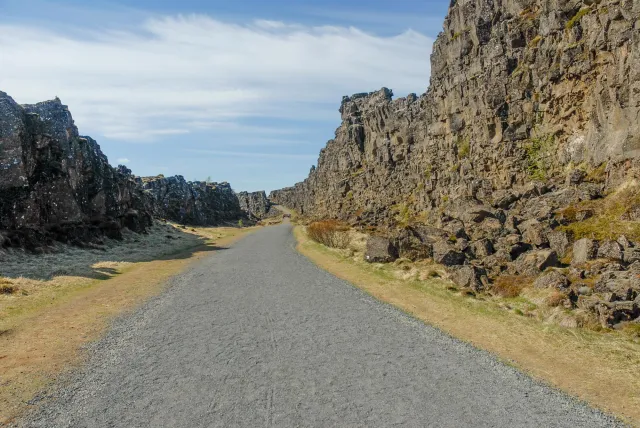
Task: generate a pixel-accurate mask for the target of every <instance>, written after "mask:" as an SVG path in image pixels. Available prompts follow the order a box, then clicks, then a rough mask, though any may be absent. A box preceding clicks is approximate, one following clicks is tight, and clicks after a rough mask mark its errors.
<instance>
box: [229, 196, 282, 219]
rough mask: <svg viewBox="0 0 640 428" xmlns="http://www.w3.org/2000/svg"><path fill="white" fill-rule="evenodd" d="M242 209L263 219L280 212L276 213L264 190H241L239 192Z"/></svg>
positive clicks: (251, 215) (252, 215) (255, 217)
mask: <svg viewBox="0 0 640 428" xmlns="http://www.w3.org/2000/svg"><path fill="white" fill-rule="evenodd" d="M237 197H238V201H239V203H240V209H242V211H244V212H245V213H246V214H247V215H248V216H249V217H250V218H254V219H258V220H262V219H265V218H267V217H272V216H274V215H277V214H279V212H277V213H275V212H274V211H277V210H274V209H273V207H272V205H271V202H270V201H269V199H268V198H267V194H266V193H265V192H264V191H261V192H240V193H238V194H237Z"/></svg>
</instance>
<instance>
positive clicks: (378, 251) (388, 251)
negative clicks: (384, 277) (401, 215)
mask: <svg viewBox="0 0 640 428" xmlns="http://www.w3.org/2000/svg"><path fill="white" fill-rule="evenodd" d="M397 258H398V251H397V249H396V248H395V246H394V245H393V244H392V243H391V240H389V239H388V238H384V237H382V236H369V237H368V238H367V248H366V252H365V255H364V259H365V260H366V261H367V262H369V263H391V262H393V261H395V260H396V259H397Z"/></svg>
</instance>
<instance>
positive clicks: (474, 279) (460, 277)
mask: <svg viewBox="0 0 640 428" xmlns="http://www.w3.org/2000/svg"><path fill="white" fill-rule="evenodd" d="M449 273H450V275H451V280H452V281H453V282H454V283H455V284H456V285H458V286H459V287H462V288H471V289H473V290H474V291H481V290H483V288H484V284H483V277H485V276H486V274H487V272H486V271H485V270H484V269H482V268H480V267H476V266H472V265H466V266H457V267H453V268H451V269H450V270H449Z"/></svg>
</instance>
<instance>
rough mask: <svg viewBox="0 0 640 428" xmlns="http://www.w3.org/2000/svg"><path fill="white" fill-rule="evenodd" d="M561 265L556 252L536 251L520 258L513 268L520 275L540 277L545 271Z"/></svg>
mask: <svg viewBox="0 0 640 428" xmlns="http://www.w3.org/2000/svg"><path fill="white" fill-rule="evenodd" d="M559 265H560V262H559V261H558V254H557V253H556V252H555V251H553V250H535V251H531V252H528V253H524V254H522V255H521V256H520V257H518V259H517V260H516V261H515V262H514V265H513V267H514V269H515V272H516V273H518V274H519V275H525V276H538V275H540V273H542V272H544V271H545V269H547V268H550V267H557V266H559Z"/></svg>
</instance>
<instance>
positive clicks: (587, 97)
mask: <svg viewBox="0 0 640 428" xmlns="http://www.w3.org/2000/svg"><path fill="white" fill-rule="evenodd" d="M639 16H640V3H638V2H637V1H632V0H623V1H617V0H608V1H599V2H595V1H587V0H585V1H582V0H569V1H565V0H562V1H553V0H551V1H541V0H518V1H494V0H459V1H453V2H452V4H451V7H450V10H449V14H448V16H447V18H446V20H445V23H444V31H443V32H442V33H441V34H440V35H439V37H438V38H437V41H436V42H435V45H434V49H433V54H432V57H431V69H432V77H431V84H430V86H429V90H428V91H427V93H425V94H424V95H422V96H420V97H417V96H415V95H410V96H408V97H406V98H402V99H397V100H393V99H392V93H391V91H390V90H388V89H382V90H380V91H378V92H373V93H370V94H358V95H354V96H352V97H345V98H344V99H343V101H342V105H341V107H340V113H341V115H342V125H341V126H340V128H338V130H337V131H336V136H335V139H333V140H331V141H329V143H328V144H327V146H326V148H325V149H323V150H322V152H321V153H320V158H319V160H318V166H317V168H314V169H312V170H311V173H310V175H309V178H307V179H306V180H305V181H304V182H302V183H299V184H297V185H296V186H294V187H293V188H289V189H283V190H282V191H276V192H274V193H273V194H272V195H271V199H272V200H274V201H275V202H277V203H282V204H284V205H287V206H289V207H291V208H295V209H297V210H299V211H301V212H305V213H309V214H312V215H314V216H318V217H331V216H335V215H337V216H339V217H341V218H344V219H356V218H361V219H365V220H366V221H369V222H371V223H374V224H379V223H380V222H383V221H388V220H389V219H391V218H392V217H393V216H394V213H393V207H395V208H396V209H401V210H405V208H407V209H409V210H410V211H412V212H414V213H423V212H429V211H432V210H434V209H436V208H437V207H440V206H442V205H443V203H445V202H446V201H448V200H451V199H453V198H456V197H459V196H468V197H474V198H477V199H480V200H483V201H487V202H493V201H494V200H495V199H499V198H501V197H502V193H501V192H502V191H504V190H505V189H514V188H515V189H518V188H523V187H524V186H526V185H528V184H529V183H531V182H532V181H540V182H553V183H556V182H561V181H563V180H564V175H565V173H566V170H567V168H571V167H580V168H581V169H584V170H587V171H590V170H593V169H595V168H597V167H599V166H601V165H602V164H603V163H605V162H606V163H607V166H606V168H607V174H606V178H607V185H608V186H613V185H615V184H617V183H619V182H621V181H622V180H624V179H625V177H627V176H628V175H629V174H632V173H635V168H631V167H632V166H633V167H635V165H636V163H637V161H636V159H637V157H638V156H639V155H640V151H639V150H640V128H639V126H640V125H639V121H638V119H640V116H639V114H640V28H639V26H640V24H639V22H640V21H638V17H639ZM627 160H630V163H629V162H626V161H627ZM405 205H407V207H405Z"/></svg>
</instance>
